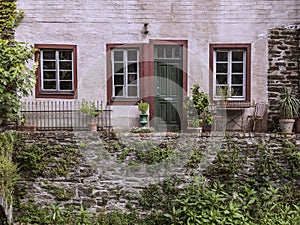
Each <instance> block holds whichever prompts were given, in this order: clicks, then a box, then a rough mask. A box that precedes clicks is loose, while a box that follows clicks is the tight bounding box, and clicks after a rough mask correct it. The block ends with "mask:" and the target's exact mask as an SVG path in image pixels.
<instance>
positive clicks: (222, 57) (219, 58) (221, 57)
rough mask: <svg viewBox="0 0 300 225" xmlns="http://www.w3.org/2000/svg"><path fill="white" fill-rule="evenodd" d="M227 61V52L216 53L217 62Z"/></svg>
mask: <svg viewBox="0 0 300 225" xmlns="http://www.w3.org/2000/svg"><path fill="white" fill-rule="evenodd" d="M227 60H228V53H227V52H217V61H225V62H227Z"/></svg>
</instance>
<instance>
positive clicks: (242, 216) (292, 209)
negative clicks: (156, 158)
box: [164, 177, 300, 225]
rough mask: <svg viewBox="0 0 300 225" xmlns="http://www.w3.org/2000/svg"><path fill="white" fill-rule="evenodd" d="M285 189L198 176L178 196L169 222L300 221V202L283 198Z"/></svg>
mask: <svg viewBox="0 0 300 225" xmlns="http://www.w3.org/2000/svg"><path fill="white" fill-rule="evenodd" d="M237 187H238V188H237ZM283 195H284V193H279V189H275V188H274V187H273V186H269V187H268V188H264V187H259V189H258V190H255V189H254V188H252V187H251V186H249V185H248V184H247V183H245V184H244V185H241V184H238V186H236V184H235V185H230V184H226V185H225V184H221V183H220V182H212V183H210V182H207V181H206V180H205V179H203V178H202V179H201V178H199V177H195V178H194V179H193V180H192V181H191V183H190V184H187V185H186V186H185V187H184V190H183V191H182V192H181V193H180V194H179V195H178V196H177V198H176V200H175V202H174V206H173V208H172V211H170V212H168V213H165V214H164V215H165V217H166V218H168V220H169V221H168V222H167V223H166V224H172V225H179V224H190V225H197V224H199V225H202V224H204V225H205V224H207V225H210V224H220V225H221V224H245V225H254V224H268V225H271V224H294V225H296V224H297V223H298V222H299V221H300V214H299V212H300V211H299V210H300V208H299V205H295V204H288V203H285V202H283V201H281V199H282V196H283Z"/></svg>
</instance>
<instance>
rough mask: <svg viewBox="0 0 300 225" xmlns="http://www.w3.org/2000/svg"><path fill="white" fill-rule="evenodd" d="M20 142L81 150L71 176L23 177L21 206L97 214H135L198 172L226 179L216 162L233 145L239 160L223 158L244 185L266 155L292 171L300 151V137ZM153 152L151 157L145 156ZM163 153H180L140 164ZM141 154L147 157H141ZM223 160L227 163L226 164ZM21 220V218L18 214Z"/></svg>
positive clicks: (83, 137) (58, 136)
mask: <svg viewBox="0 0 300 225" xmlns="http://www.w3.org/2000/svg"><path fill="white" fill-rule="evenodd" d="M20 137H21V138H22V140H23V141H24V143H26V144H27V145H30V144H36V145H38V146H47V145H52V146H54V145H56V146H71V147H76V148H77V149H78V151H77V153H78V154H77V153H76V155H77V158H76V159H75V158H74V159H73V160H72V162H71V164H70V165H69V167H70V170H69V172H68V173H67V174H66V175H64V176H53V175H50V174H48V173H47V172H45V171H44V175H43V176H34V177H30V176H28V175H26V174H25V173H23V176H22V179H21V180H20V181H19V182H18V185H17V193H18V194H19V195H21V193H22V195H21V201H22V202H23V203H25V202H27V203H28V202H31V203H32V202H35V203H38V204H41V205H43V206H49V205H51V204H61V205H63V206H68V205H73V206H75V207H79V206H80V205H83V206H84V207H86V208H89V209H90V211H91V212H93V213H95V212H98V211H100V210H103V209H106V210H115V209H121V210H126V209H127V210H131V209H136V208H138V207H139V206H138V200H137V196H138V194H139V192H140V191H141V190H143V188H145V187H146V186H147V185H149V184H151V183H157V182H159V181H162V180H163V179H165V178H168V177H171V176H173V175H176V176H178V177H181V178H186V176H187V174H189V173H190V172H191V171H194V172H196V173H200V174H205V175H206V176H208V177H209V178H210V179H211V178H213V176H222V174H219V173H220V172H218V171H214V169H213V168H214V165H215V163H216V160H217V158H219V157H216V156H217V155H218V153H220V152H222V151H225V149H227V150H228V148H230V146H231V147H232V146H233V145H234V146H237V147H235V148H234V149H235V150H237V152H236V154H235V153H234V154H233V153H232V152H230V151H231V150H230V149H229V152H227V153H226V154H225V153H221V155H223V157H229V158H230V159H229V161H227V163H229V164H230V162H231V161H232V160H233V158H231V157H235V160H236V161H237V162H239V163H238V164H239V166H235V168H236V169H237V175H238V176H239V177H240V178H241V179H245V178H246V177H250V176H252V175H253V173H254V168H253V167H254V165H255V163H256V161H257V159H258V158H259V157H260V156H261V154H262V153H263V152H264V151H269V152H271V153H272V154H275V155H276V157H277V158H279V160H278V163H280V164H282V165H281V166H282V168H285V169H286V170H287V169H289V168H288V167H287V166H286V165H285V163H286V162H285V161H284V160H286V149H285V148H286V144H287V143H293V144H295V145H296V146H298V150H299V147H300V137H299V136H296V135H289V136H284V135H278V134H253V133H232V134H227V135H226V136H224V135H220V133H217V134H211V135H203V136H201V137H199V136H198V135H196V134H169V133H164V134H161V133H159V134H157V133H151V134H144V135H140V134H124V133H123V134H117V135H112V136H107V135H103V134H98V133H90V132H79V133H75V132H73V133H67V132H48V133H44V132H38V133H34V134H26V133H23V134H22V136H20ZM149 149H152V150H153V151H151V152H147V151H148V150H149ZM160 149H164V150H165V151H164V152H167V151H171V150H176V151H173V152H172V154H169V158H170V160H164V161H159V160H158V161H157V163H149V161H148V163H144V164H143V163H140V162H139V161H137V160H136V159H137V158H140V160H141V159H142V157H144V159H145V158H147V157H148V156H149V155H152V158H151V159H150V160H155V157H157V156H158V155H159V157H163V156H162V155H161V153H162V152H159V151H160ZM266 149H267V150H266ZM62 151H63V150H61V151H59V150H58V151H57V152H56V153H55V157H57V163H55V162H54V163H52V164H49V167H48V168H47V171H48V170H50V169H51V168H56V169H57V168H58V167H60V166H58V164H59V163H58V161H59V157H65V155H64V154H65V152H62ZM141 151H145V152H146V153H147V155H142V156H141V155H140V154H141ZM155 154H156V155H155ZM200 156H201V157H200ZM51 157H52V156H51ZM236 157H237V158H236ZM156 160H157V159H156ZM224 160H225V161H224V162H226V160H228V159H224ZM144 161H145V160H144ZM145 162H146V161H145ZM225 164H226V163H225ZM21 167H22V165H21ZM66 167H67V166H66ZM65 169H67V168H65ZM224 171H226V170H224V168H223V172H224ZM214 173H215V174H214ZM227 175H228V174H227ZM224 176H226V174H224ZM31 203H30V204H31ZM17 215H18V212H16V213H15V216H17Z"/></svg>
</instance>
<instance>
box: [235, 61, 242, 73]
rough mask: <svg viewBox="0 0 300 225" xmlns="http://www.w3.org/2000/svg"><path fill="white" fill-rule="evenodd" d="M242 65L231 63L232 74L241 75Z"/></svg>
mask: <svg viewBox="0 0 300 225" xmlns="http://www.w3.org/2000/svg"><path fill="white" fill-rule="evenodd" d="M243 68H244V67H243V63H232V72H233V73H243V70H244V69H243Z"/></svg>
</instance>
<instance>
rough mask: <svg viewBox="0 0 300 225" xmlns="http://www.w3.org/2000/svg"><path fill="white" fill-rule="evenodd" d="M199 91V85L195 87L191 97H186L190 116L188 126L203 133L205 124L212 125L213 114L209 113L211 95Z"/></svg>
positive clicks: (186, 106)
mask: <svg viewBox="0 0 300 225" xmlns="http://www.w3.org/2000/svg"><path fill="white" fill-rule="evenodd" d="M199 89H200V86H199V85H198V84H195V85H194V86H193V88H192V95H191V97H186V102H185V109H186V111H187V115H188V126H189V127H190V128H191V127H192V128H198V130H199V132H202V125H203V123H204V122H206V123H207V124H208V125H211V124H212V114H211V112H210V111H209V105H210V98H209V95H208V94H206V93H205V92H203V91H200V90H199Z"/></svg>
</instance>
